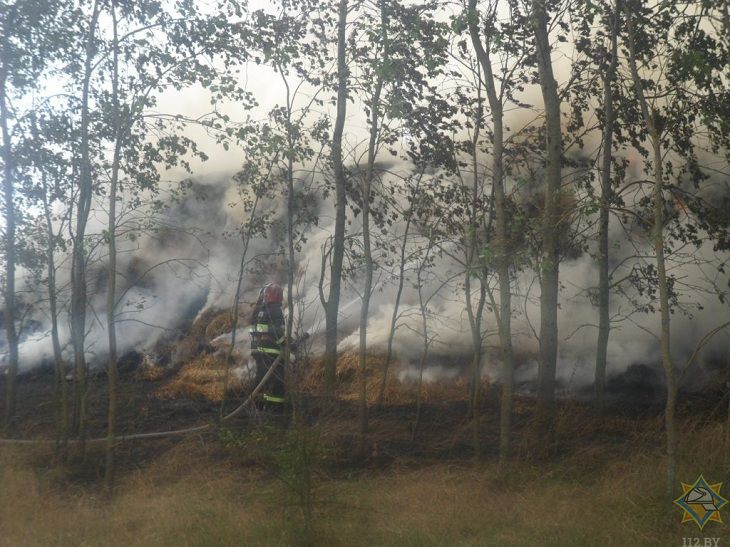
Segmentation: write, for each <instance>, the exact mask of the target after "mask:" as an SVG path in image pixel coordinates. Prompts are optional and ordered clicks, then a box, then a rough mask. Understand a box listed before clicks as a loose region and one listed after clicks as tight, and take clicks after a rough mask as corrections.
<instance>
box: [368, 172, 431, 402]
mask: <svg viewBox="0 0 730 547" xmlns="http://www.w3.org/2000/svg"><path fill="white" fill-rule="evenodd" d="M422 176H423V171H421V173H420V176H419V184H418V185H417V186H416V191H418V188H419V187H420V177H422ZM412 219H413V208H410V209H409V210H408V212H407V218H406V225H405V228H404V230H403V241H402V242H401V246H400V262H399V263H398V288H397V289H396V292H395V303H394V304H393V314H392V315H391V317H390V330H389V331H388V348H387V350H386V353H385V363H384V364H383V377H382V379H381V380H380V389H379V391H378V402H377V404H378V406H380V405H382V404H383V398H384V397H385V387H386V385H387V383H388V370H389V368H390V362H391V360H392V359H393V340H394V339H395V330H396V326H397V323H398V312H399V310H400V300H401V297H402V296H403V287H404V285H405V269H406V248H407V246H408V235H409V233H410V229H411V222H412Z"/></svg>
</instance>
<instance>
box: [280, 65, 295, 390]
mask: <svg viewBox="0 0 730 547" xmlns="http://www.w3.org/2000/svg"><path fill="white" fill-rule="evenodd" d="M282 78H283V79H284V84H285V86H286V139H287V147H288V153H287V161H286V191H287V196H286V238H287V269H286V295H287V297H286V306H287V316H286V339H285V341H284V363H283V365H284V369H283V370H282V373H283V374H284V375H285V378H286V374H287V372H288V371H289V368H290V367H289V363H290V352H291V340H292V333H293V331H294V265H295V264H296V249H295V246H294V229H295V227H294V212H295V210H296V204H295V196H294V141H293V140H292V126H291V123H292V121H291V116H292V98H291V93H290V91H289V83H288V82H287V81H286V77H285V76H284V74H283V73H282Z"/></svg>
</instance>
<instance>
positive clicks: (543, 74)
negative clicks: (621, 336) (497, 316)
mask: <svg viewBox="0 0 730 547" xmlns="http://www.w3.org/2000/svg"><path fill="white" fill-rule="evenodd" d="M548 21H549V19H548V12H547V2H546V0H533V2H532V23H533V30H534V33H535V55H536V60H537V68H538V74H539V79H540V89H541V91H542V98H543V102H544V105H545V127H546V130H545V151H546V156H547V157H546V162H547V163H546V166H545V205H544V209H543V213H542V250H541V264H540V363H539V369H538V380H537V384H538V386H537V397H538V399H537V421H538V429H539V430H540V431H542V432H546V431H547V430H548V428H549V427H550V424H551V423H552V419H553V412H554V404H555V403H554V401H555V372H556V365H557V353H558V290H559V236H558V229H559V222H560V211H559V209H560V184H561V172H562V131H561V127H560V97H559V95H558V84H557V82H556V81H555V76H554V75H553V65H552V60H551V58H550V55H551V51H552V49H551V46H550V39H549V35H548Z"/></svg>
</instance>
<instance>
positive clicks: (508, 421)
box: [468, 0, 514, 463]
mask: <svg viewBox="0 0 730 547" xmlns="http://www.w3.org/2000/svg"><path fill="white" fill-rule="evenodd" d="M476 7H477V0H469V5H468V10H469V13H468V20H469V34H470V36H471V41H472V44H473V46H474V49H475V51H476V53H477V59H478V60H479V64H480V66H481V67H482V71H483V72H484V82H485V88H486V92H487V99H488V100H489V108H490V111H491V116H492V125H493V131H494V137H493V145H492V146H493V150H492V184H493V185H494V214H495V217H496V236H497V241H496V250H497V253H496V263H497V275H498V277H499V312H498V313H497V323H498V328H499V341H500V346H501V350H502V369H501V380H502V397H501V403H500V420H499V460H500V462H501V463H505V462H507V461H508V460H509V457H510V451H511V439H512V406H513V391H514V387H513V386H514V352H513V350H512V291H511V283H510V262H511V260H510V249H509V241H508V229H507V222H508V221H507V208H506V203H505V188H504V167H503V156H504V109H503V105H502V98H501V96H500V94H498V93H497V86H496V83H495V78H494V73H493V71H492V60H491V58H490V51H489V47H490V44H489V41H488V37H487V44H486V47H484V46H483V45H482V41H481V39H480V37H479V27H478V21H479V17H478V14H477V10H476ZM495 311H496V310H495Z"/></svg>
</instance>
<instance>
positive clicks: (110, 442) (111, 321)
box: [104, 0, 123, 495]
mask: <svg viewBox="0 0 730 547" xmlns="http://www.w3.org/2000/svg"><path fill="white" fill-rule="evenodd" d="M111 15H112V34H113V40H114V43H113V46H112V71H113V73H112V108H113V109H114V111H113V113H112V118H113V124H114V128H113V129H114V157H113V159H112V172H111V182H110V184H109V223H108V226H107V236H108V238H109V264H108V270H107V278H108V282H107V285H108V286H107V294H106V323H107V332H108V337H109V359H108V363H107V375H108V377H109V407H108V411H107V436H106V467H105V473H104V488H105V489H106V492H107V495H111V493H112V490H113V488H114V445H115V443H116V422H117V380H118V375H119V372H118V370H117V326H116V317H115V316H116V293H117V291H116V287H117V238H116V235H117V186H118V183H119V162H120V156H121V147H122V138H123V136H122V128H121V120H120V111H119V42H118V36H117V15H116V2H115V1H114V0H112V5H111Z"/></svg>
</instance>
